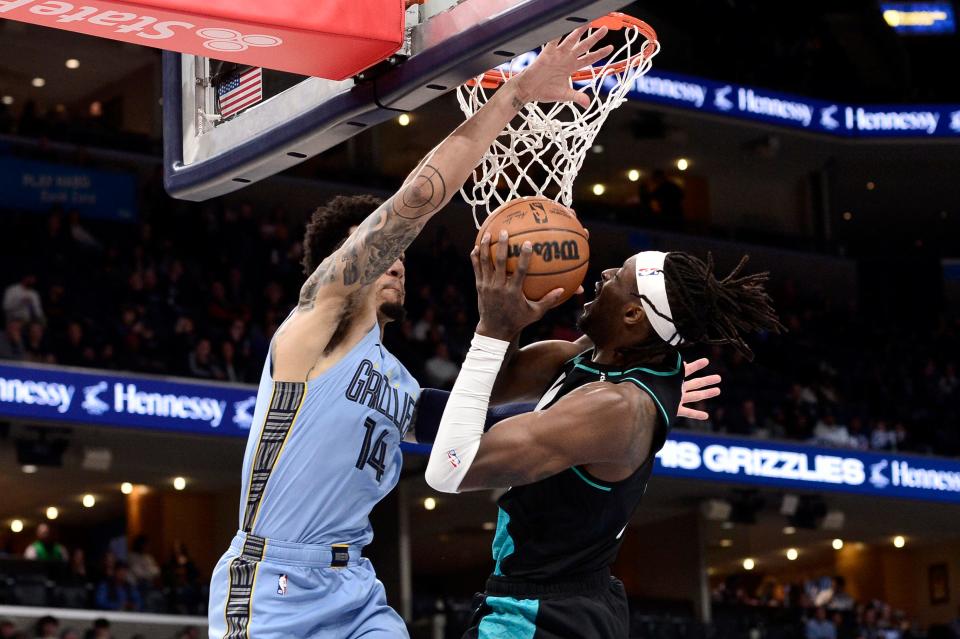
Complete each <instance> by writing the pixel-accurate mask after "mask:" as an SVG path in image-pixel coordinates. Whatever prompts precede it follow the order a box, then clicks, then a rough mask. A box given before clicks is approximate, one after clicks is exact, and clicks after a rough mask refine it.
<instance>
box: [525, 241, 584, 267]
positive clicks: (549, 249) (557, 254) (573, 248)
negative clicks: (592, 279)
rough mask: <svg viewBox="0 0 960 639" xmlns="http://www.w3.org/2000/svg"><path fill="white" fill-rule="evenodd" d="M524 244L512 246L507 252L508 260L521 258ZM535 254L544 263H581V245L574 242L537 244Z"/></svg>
mask: <svg viewBox="0 0 960 639" xmlns="http://www.w3.org/2000/svg"><path fill="white" fill-rule="evenodd" d="M522 246H523V245H522V244H511V245H510V246H509V247H508V250H507V258H511V257H520V251H521V247H522ZM533 252H534V253H536V254H537V255H539V256H540V259H542V260H543V261H544V262H552V261H553V260H562V261H569V260H573V261H575V262H579V261H580V245H579V244H578V243H577V242H575V241H573V240H565V241H563V242H535V243H534V244H533Z"/></svg>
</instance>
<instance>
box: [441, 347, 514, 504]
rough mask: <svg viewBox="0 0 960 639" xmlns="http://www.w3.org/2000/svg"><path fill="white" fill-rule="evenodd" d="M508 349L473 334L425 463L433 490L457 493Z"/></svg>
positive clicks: (477, 439) (478, 445)
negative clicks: (427, 460) (468, 350)
mask: <svg viewBox="0 0 960 639" xmlns="http://www.w3.org/2000/svg"><path fill="white" fill-rule="evenodd" d="M509 348H510V342H504V341H502V340H499V339H494V338H492V337H486V336H484V335H476V334H474V336H473V341H472V342H471V343H470V352H469V353H467V358H466V359H465V360H464V361H463V366H462V367H461V368H460V375H459V376H457V381H456V383H455V384H454V385H453V391H451V393H450V398H449V399H448V400H447V406H446V408H445V409H444V411H443V417H441V418H440V426H439V428H438V430H437V437H436V439H435V440H434V442H433V450H432V451H431V452H430V461H429V462H427V472H426V480H427V483H428V484H429V485H430V487H431V488H433V489H434V490H437V491H439V492H442V493H457V492H460V484H461V483H462V482H463V478H464V477H466V475H467V471H468V470H470V465H471V464H473V459H474V458H475V457H476V456H477V450H479V448H480V438H481V437H482V436H483V425H484V422H485V421H486V419H487V407H488V406H489V404H490V393H492V392H493V384H494V382H496V381H497V375H498V374H499V372H500V365H501V364H502V363H503V358H504V356H505V355H506V354H507V349H509Z"/></svg>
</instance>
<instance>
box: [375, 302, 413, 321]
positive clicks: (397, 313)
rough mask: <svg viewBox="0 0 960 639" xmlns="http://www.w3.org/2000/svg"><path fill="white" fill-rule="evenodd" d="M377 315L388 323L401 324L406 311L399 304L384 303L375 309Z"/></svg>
mask: <svg viewBox="0 0 960 639" xmlns="http://www.w3.org/2000/svg"><path fill="white" fill-rule="evenodd" d="M377 313H379V314H380V315H383V317H385V318H386V319H387V321H389V322H402V321H403V320H404V319H406V317H407V309H405V308H404V307H403V304H400V303H399V302H384V303H383V304H381V305H380V308H378V309H377Z"/></svg>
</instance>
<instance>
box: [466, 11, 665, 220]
mask: <svg viewBox="0 0 960 639" xmlns="http://www.w3.org/2000/svg"><path fill="white" fill-rule="evenodd" d="M595 29H596V27H591V29H590V33H593V31H594V30H595ZM618 32H619V33H620V34H621V36H622V37H623V40H624V41H623V44H621V45H620V46H619V47H618V48H617V49H616V50H615V51H614V52H613V54H611V56H610V57H609V59H607V60H606V61H604V62H603V64H601V65H599V66H594V67H591V68H590V69H588V71H589V75H590V78H589V79H587V80H584V81H581V82H577V83H576V85H577V90H578V91H580V92H582V93H585V94H586V95H588V96H590V106H589V107H588V108H587V109H584V108H583V107H581V106H579V105H577V104H575V103H573V102H554V103H539V102H531V103H529V104H527V105H526V106H525V107H524V108H523V110H522V111H521V112H520V113H519V114H518V116H517V118H515V119H514V120H513V122H511V123H510V124H509V125H508V126H507V128H506V129H504V131H503V132H502V133H501V134H500V135H499V136H498V137H497V139H496V140H495V141H494V142H493V144H492V145H491V146H490V149H489V150H488V151H487V152H486V154H484V156H483V160H482V161H481V162H480V164H479V165H478V166H477V168H476V169H474V171H473V181H472V185H471V184H470V183H469V182H468V183H467V184H465V185H464V186H463V188H461V189H460V193H461V195H463V199H464V200H466V201H467V203H468V204H470V206H471V207H472V208H473V217H474V220H475V221H476V223H477V227H478V228H479V227H480V217H481V216H480V215H479V214H480V213H482V216H483V217H485V216H487V215H489V214H490V213H491V212H492V211H494V210H496V209H497V208H498V207H499V206H501V205H502V204H504V203H506V202H509V201H511V200H514V199H516V198H518V197H522V196H528V195H538V196H544V197H549V198H551V199H553V200H555V201H557V202H560V203H561V204H563V205H564V206H568V207H569V206H570V205H571V202H572V199H573V197H572V190H573V181H574V179H575V178H576V177H577V173H578V172H579V171H580V167H581V166H583V160H584V157H585V156H586V153H587V150H588V149H590V148H591V147H592V146H593V140H594V139H595V138H596V137H597V133H599V131H600V127H601V126H603V123H604V122H605V121H606V120H607V116H608V115H610V112H611V111H613V110H614V109H615V108H617V107H618V106H620V105H621V104H623V102H624V101H625V100H626V95H627V93H628V92H629V91H630V89H631V88H632V87H633V86H634V83H635V81H636V79H637V78H639V77H640V76H642V75H643V74H645V73H646V72H647V71H649V70H650V67H651V65H652V63H653V56H655V55H656V54H657V52H658V51H659V50H660V44H659V42H657V41H656V40H649V39H647V37H646V36H645V35H644V34H643V33H642V32H641V31H640V29H639V28H637V27H636V26H634V25H627V26H625V27H624V28H623V29H622V30H619V31H618ZM611 33H614V32H613V31H611ZM601 44H602V43H601ZM598 46H599V45H598ZM536 56H537V54H536V53H533V52H531V53H526V54H523V55H521V56H518V57H516V58H514V59H513V60H511V61H510V62H509V63H506V64H504V65H501V66H499V67H497V69H495V70H494V72H496V74H497V75H498V76H499V80H500V81H501V83H503V82H506V81H507V80H508V79H509V78H510V77H511V76H512V75H516V74H517V73H519V72H520V71H522V70H523V69H524V68H526V67H527V66H529V65H530V63H532V62H533V60H535V59H536ZM624 61H629V62H628V63H627V64H626V66H625V67H624V68H623V69H622V70H618V69H617V68H615V65H616V64H617V63H622V62H624ZM482 79H483V76H478V77H477V78H476V79H475V81H473V82H470V83H467V84H464V85H462V86H460V87H459V88H458V89H457V101H458V102H459V103H460V108H461V110H463V113H464V115H466V116H467V117H468V118H469V117H470V116H472V115H473V114H474V113H476V112H477V111H478V110H479V109H480V107H482V106H483V105H484V104H486V103H487V100H489V99H490V97H492V96H493V94H494V92H495V91H496V89H497V87H493V88H489V87H484V86H483V85H482V84H481V80H482ZM571 84H573V81H572V80H571ZM498 86H499V85H498ZM601 88H602V89H603V90H602V91H601Z"/></svg>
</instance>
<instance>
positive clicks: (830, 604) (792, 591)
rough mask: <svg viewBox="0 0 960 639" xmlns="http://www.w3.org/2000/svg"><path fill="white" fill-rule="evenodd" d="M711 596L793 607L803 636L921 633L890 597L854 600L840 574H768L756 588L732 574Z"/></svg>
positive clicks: (902, 638) (722, 601)
mask: <svg viewBox="0 0 960 639" xmlns="http://www.w3.org/2000/svg"><path fill="white" fill-rule="evenodd" d="M712 598H713V602H714V604H715V605H717V606H725V607H727V608H729V609H737V608H742V607H744V606H746V607H754V608H759V607H762V608H769V609H782V610H785V611H792V612H793V613H795V614H796V616H797V618H798V619H800V620H801V622H802V624H803V629H804V631H803V635H802V636H803V637H804V639H912V638H914V637H917V636H919V634H920V633H918V632H917V631H916V630H915V629H914V627H913V624H912V623H911V621H910V620H909V619H908V618H907V616H906V615H905V614H904V613H903V611H900V610H897V609H895V608H893V607H892V606H890V605H889V604H888V603H885V602H883V601H879V600H870V601H857V600H855V599H854V598H853V597H851V596H850V594H849V593H848V592H847V589H846V580H845V579H844V578H843V577H841V576H835V577H833V578H830V579H828V578H823V579H812V580H808V581H806V582H804V583H790V584H783V583H780V582H778V581H777V580H776V579H774V578H773V577H767V578H765V579H763V580H762V581H761V582H760V584H759V585H758V586H756V587H755V588H747V587H745V585H744V584H743V583H742V580H741V577H740V576H732V577H730V578H728V579H726V580H724V581H722V582H720V583H718V584H717V585H716V587H715V588H714V589H713V593H712ZM947 630H950V631H954V630H960V627H957V628H954V627H953V626H950V627H948V628H947ZM957 637H960V634H958V635H957Z"/></svg>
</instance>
